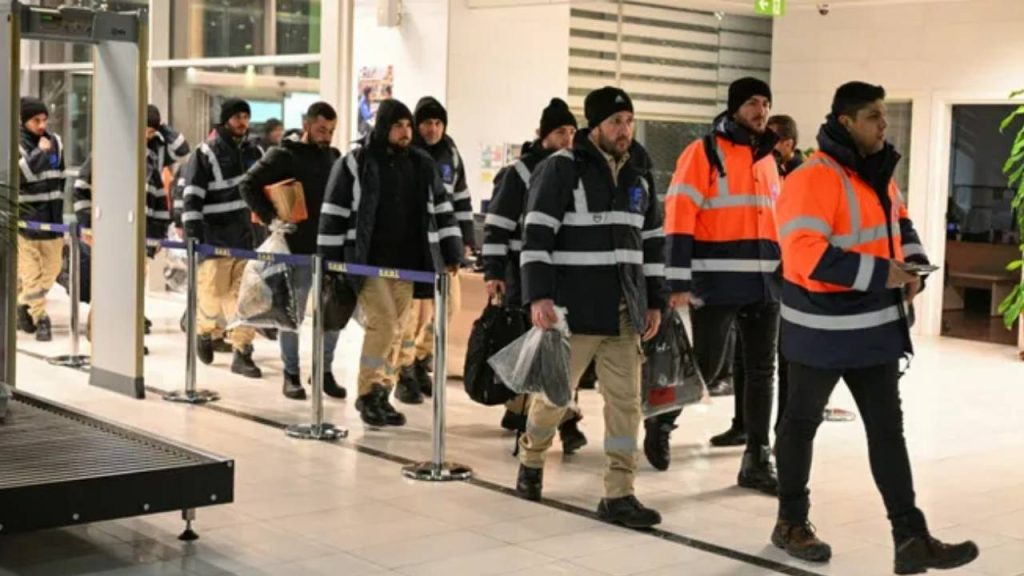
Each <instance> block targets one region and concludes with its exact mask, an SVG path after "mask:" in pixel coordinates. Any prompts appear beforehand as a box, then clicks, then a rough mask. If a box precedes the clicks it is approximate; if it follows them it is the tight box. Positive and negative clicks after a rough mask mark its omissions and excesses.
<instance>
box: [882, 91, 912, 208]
mask: <svg viewBox="0 0 1024 576" xmlns="http://www.w3.org/2000/svg"><path fill="white" fill-rule="evenodd" d="M886 106H887V107H888V109H889V128H888V129H886V137H887V138H888V139H889V142H891V143H892V145H893V146H895V147H896V151H897V152H899V153H900V154H901V155H902V156H903V159H902V160H900V163H899V164H897V165H896V173H895V174H893V179H894V180H896V185H897V186H899V187H900V191H901V192H903V197H904V198H905V199H907V201H908V202H909V199H910V130H911V123H912V121H913V119H914V104H913V103H912V102H909V101H907V102H899V101H895V102H886Z"/></svg>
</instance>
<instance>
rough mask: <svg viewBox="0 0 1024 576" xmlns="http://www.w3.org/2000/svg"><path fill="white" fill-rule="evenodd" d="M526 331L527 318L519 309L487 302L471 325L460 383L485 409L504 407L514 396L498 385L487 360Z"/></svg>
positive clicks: (502, 385)
mask: <svg viewBox="0 0 1024 576" xmlns="http://www.w3.org/2000/svg"><path fill="white" fill-rule="evenodd" d="M525 331H526V317H525V315H524V314H523V312H522V311H520V310H513V309H510V308H506V307H504V306H496V305H494V304H491V303H488V304H487V307H486V308H484V312H483V314H481V315H480V318H478V319H477V320H476V322H473V330H472V331H471V332H470V333H469V344H468V345H467V349H466V363H465V365H464V369H463V380H462V381H463V384H464V385H465V387H466V394H469V397H470V398H471V399H472V400H473V401H474V402H477V403H480V404H483V405H484V406H496V405H498V404H504V403H505V402H507V401H509V400H511V399H512V398H514V397H515V396H516V394H515V392H512V391H511V390H509V389H508V387H507V386H505V385H504V384H502V383H501V380H499V379H498V377H497V376H495V374H494V370H493V369H491V366H490V364H488V362H487V359H488V358H490V357H491V356H492V355H494V354H495V353H496V352H497V351H499V350H501V349H502V348H504V347H505V346H508V345H509V344H510V343H512V341H514V340H515V339H516V338H518V337H520V336H522V334H523V333H524V332H525Z"/></svg>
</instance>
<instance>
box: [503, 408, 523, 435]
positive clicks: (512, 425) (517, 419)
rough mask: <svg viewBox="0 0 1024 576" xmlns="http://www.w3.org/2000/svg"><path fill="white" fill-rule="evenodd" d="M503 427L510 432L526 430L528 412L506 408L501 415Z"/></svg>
mask: <svg viewBox="0 0 1024 576" xmlns="http://www.w3.org/2000/svg"><path fill="white" fill-rule="evenodd" d="M501 427H502V428H504V429H505V430H508V431H509V432H526V414H520V413H518V412H513V411H511V410H508V409H506V410H505V415H504V416H502V417H501Z"/></svg>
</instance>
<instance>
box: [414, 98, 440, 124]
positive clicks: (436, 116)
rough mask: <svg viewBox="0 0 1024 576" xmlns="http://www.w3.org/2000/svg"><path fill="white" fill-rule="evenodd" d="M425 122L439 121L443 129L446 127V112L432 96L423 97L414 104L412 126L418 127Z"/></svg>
mask: <svg viewBox="0 0 1024 576" xmlns="http://www.w3.org/2000/svg"><path fill="white" fill-rule="evenodd" d="M427 120H440V121H441V123H442V124H444V125H445V127H447V126H448V111H447V110H445V109H444V106H442V105H441V103H440V102H438V101H437V99H436V98H434V97H433V96H424V97H423V98H420V101H419V102H417V103H416V118H415V122H414V124H416V126H419V125H420V124H422V123H424V122H426V121H427Z"/></svg>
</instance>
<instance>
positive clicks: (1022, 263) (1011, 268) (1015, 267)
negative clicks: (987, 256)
mask: <svg viewBox="0 0 1024 576" xmlns="http://www.w3.org/2000/svg"><path fill="white" fill-rule="evenodd" d="M1021 266H1024V260H1014V261H1013V262H1010V263H1009V264H1007V265H1006V269H1007V270H1008V271H1010V272H1013V271H1014V270H1020V267H1021Z"/></svg>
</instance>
